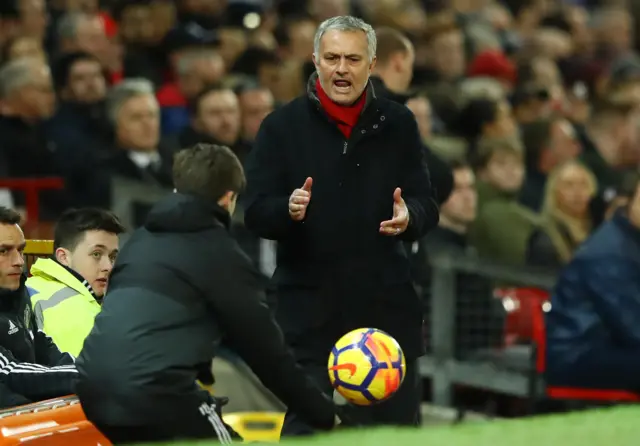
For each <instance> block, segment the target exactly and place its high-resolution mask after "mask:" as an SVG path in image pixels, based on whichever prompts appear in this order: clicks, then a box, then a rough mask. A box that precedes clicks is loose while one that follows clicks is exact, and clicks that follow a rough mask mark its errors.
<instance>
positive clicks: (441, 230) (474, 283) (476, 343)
mask: <svg viewBox="0 0 640 446" xmlns="http://www.w3.org/2000/svg"><path fill="white" fill-rule="evenodd" d="M451 168H452V170H453V178H454V187H453V191H452V192H451V195H449V199H448V200H447V201H446V202H445V203H444V204H443V205H442V207H441V208H440V222H439V223H438V227H437V228H435V229H433V230H432V231H431V232H430V233H429V234H428V235H427V236H426V237H425V239H424V242H421V246H420V247H421V248H422V249H421V251H422V253H423V254H422V255H423V256H424V255H426V256H428V257H431V258H435V259H437V257H438V256H439V255H441V254H444V253H448V254H450V255H453V256H476V255H477V254H476V252H475V251H474V250H473V248H472V247H471V246H470V245H469V239H468V234H469V228H470V227H471V225H472V223H473V222H474V220H475V218H476V208H477V200H478V194H477V192H476V189H475V175H474V173H473V170H472V169H471V167H470V166H468V165H466V164H463V163H458V162H454V163H452V165H451ZM425 273H426V274H425ZM420 276H421V277H420V278H419V279H418V281H419V285H420V287H421V288H422V294H423V296H424V297H423V302H424V304H425V307H426V310H427V317H425V321H426V322H427V324H430V319H429V313H430V311H429V309H430V303H431V297H430V295H431V293H430V291H431V290H430V286H431V280H432V279H431V267H430V266H427V268H426V270H425V272H424V273H421V274H420ZM456 294H457V301H456V312H455V314H456V322H455V327H456V333H455V344H454V345H455V352H456V355H457V356H465V355H466V354H468V353H471V352H473V351H475V350H477V349H484V348H492V347H500V346H502V345H503V343H504V335H503V327H504V318H505V311H504V307H503V305H502V303H501V301H500V300H498V299H495V298H494V297H493V292H492V286H491V283H490V282H489V281H487V280H485V279H483V278H482V277H480V276H478V275H475V274H466V273H461V274H458V275H457V277H456Z"/></svg>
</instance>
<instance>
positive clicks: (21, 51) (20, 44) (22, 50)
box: [0, 36, 47, 63]
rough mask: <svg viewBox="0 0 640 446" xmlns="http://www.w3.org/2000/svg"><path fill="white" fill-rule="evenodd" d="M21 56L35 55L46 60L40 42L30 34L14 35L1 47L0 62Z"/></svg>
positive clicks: (6, 61)
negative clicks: (0, 55)
mask: <svg viewBox="0 0 640 446" xmlns="http://www.w3.org/2000/svg"><path fill="white" fill-rule="evenodd" d="M23 57H35V58H37V59H40V60H42V61H43V62H46V60H47V54H46V53H45V51H44V48H43V47H42V43H41V42H39V41H38V39H35V38H33V37H30V36H15V37H12V38H11V39H9V40H8V41H7V42H6V43H5V44H4V46H3V47H2V57H1V58H0V61H1V62H2V63H8V62H11V61H12V60H16V59H21V58H23Z"/></svg>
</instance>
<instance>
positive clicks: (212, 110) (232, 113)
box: [194, 90, 240, 146]
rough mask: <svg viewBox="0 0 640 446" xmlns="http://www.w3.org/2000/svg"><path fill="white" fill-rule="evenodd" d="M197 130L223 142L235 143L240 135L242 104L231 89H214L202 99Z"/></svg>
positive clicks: (227, 143)
mask: <svg viewBox="0 0 640 446" xmlns="http://www.w3.org/2000/svg"><path fill="white" fill-rule="evenodd" d="M194 124H195V128H196V130H198V131H199V132H202V133H205V134H207V135H209V136H211V137H213V138H214V139H216V140H217V141H220V142H221V143H222V144H226V145H229V146H231V145H233V144H235V143H236V142H237V141H238V138H239V136H240V104H239V103H238V98H237V97H236V95H235V94H234V93H233V91H231V90H222V91H214V92H211V93H209V94H208V95H206V96H205V97H204V98H202V99H201V100H200V105H199V107H198V116H197V117H196V120H195V122H194Z"/></svg>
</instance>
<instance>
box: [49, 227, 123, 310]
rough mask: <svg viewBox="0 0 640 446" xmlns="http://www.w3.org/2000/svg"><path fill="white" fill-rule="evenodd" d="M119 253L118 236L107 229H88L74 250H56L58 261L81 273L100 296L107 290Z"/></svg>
mask: <svg viewBox="0 0 640 446" xmlns="http://www.w3.org/2000/svg"><path fill="white" fill-rule="evenodd" d="M117 255H118V236H117V235H116V234H112V233H110V232H106V231H87V232H85V234H84V237H83V238H82V240H80V242H79V243H78V244H77V245H76V247H75V248H74V249H73V250H68V249H65V248H58V249H57V250H56V259H57V260H58V262H60V263H61V264H62V265H65V266H67V267H69V268H71V269H72V270H73V271H75V272H77V273H78V274H80V275H81V276H82V278H83V279H84V280H86V281H87V282H88V283H89V285H91V288H93V291H94V293H95V295H96V296H98V297H102V296H104V293H105V292H106V291H107V285H108V284H109V274H111V270H112V269H113V263H114V262H115V260H116V256H117Z"/></svg>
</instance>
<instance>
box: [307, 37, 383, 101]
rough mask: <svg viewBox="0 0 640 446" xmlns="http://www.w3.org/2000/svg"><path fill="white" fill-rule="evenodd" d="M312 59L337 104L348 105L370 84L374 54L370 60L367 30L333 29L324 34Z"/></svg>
mask: <svg viewBox="0 0 640 446" xmlns="http://www.w3.org/2000/svg"><path fill="white" fill-rule="evenodd" d="M313 62H314V63H315V66H316V70H317V71H318V76H319V78H320V85H321V86H322V89H323V90H324V92H325V93H326V94H327V96H329V97H330V98H331V100H332V101H334V102H336V103H338V104H343V105H349V104H353V103H354V102H355V101H356V100H357V99H358V98H359V97H360V95H361V94H362V92H363V91H364V89H365V87H366V86H367V82H368V81H369V76H370V75H371V70H372V69H373V67H374V65H375V58H374V60H373V62H371V63H370V62H369V56H368V53H367V36H366V35H365V33H364V32H361V31H336V30H330V31H327V32H326V33H325V34H324V35H323V36H322V39H321V40H320V48H319V51H318V54H317V56H316V55H315V54H314V55H313Z"/></svg>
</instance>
